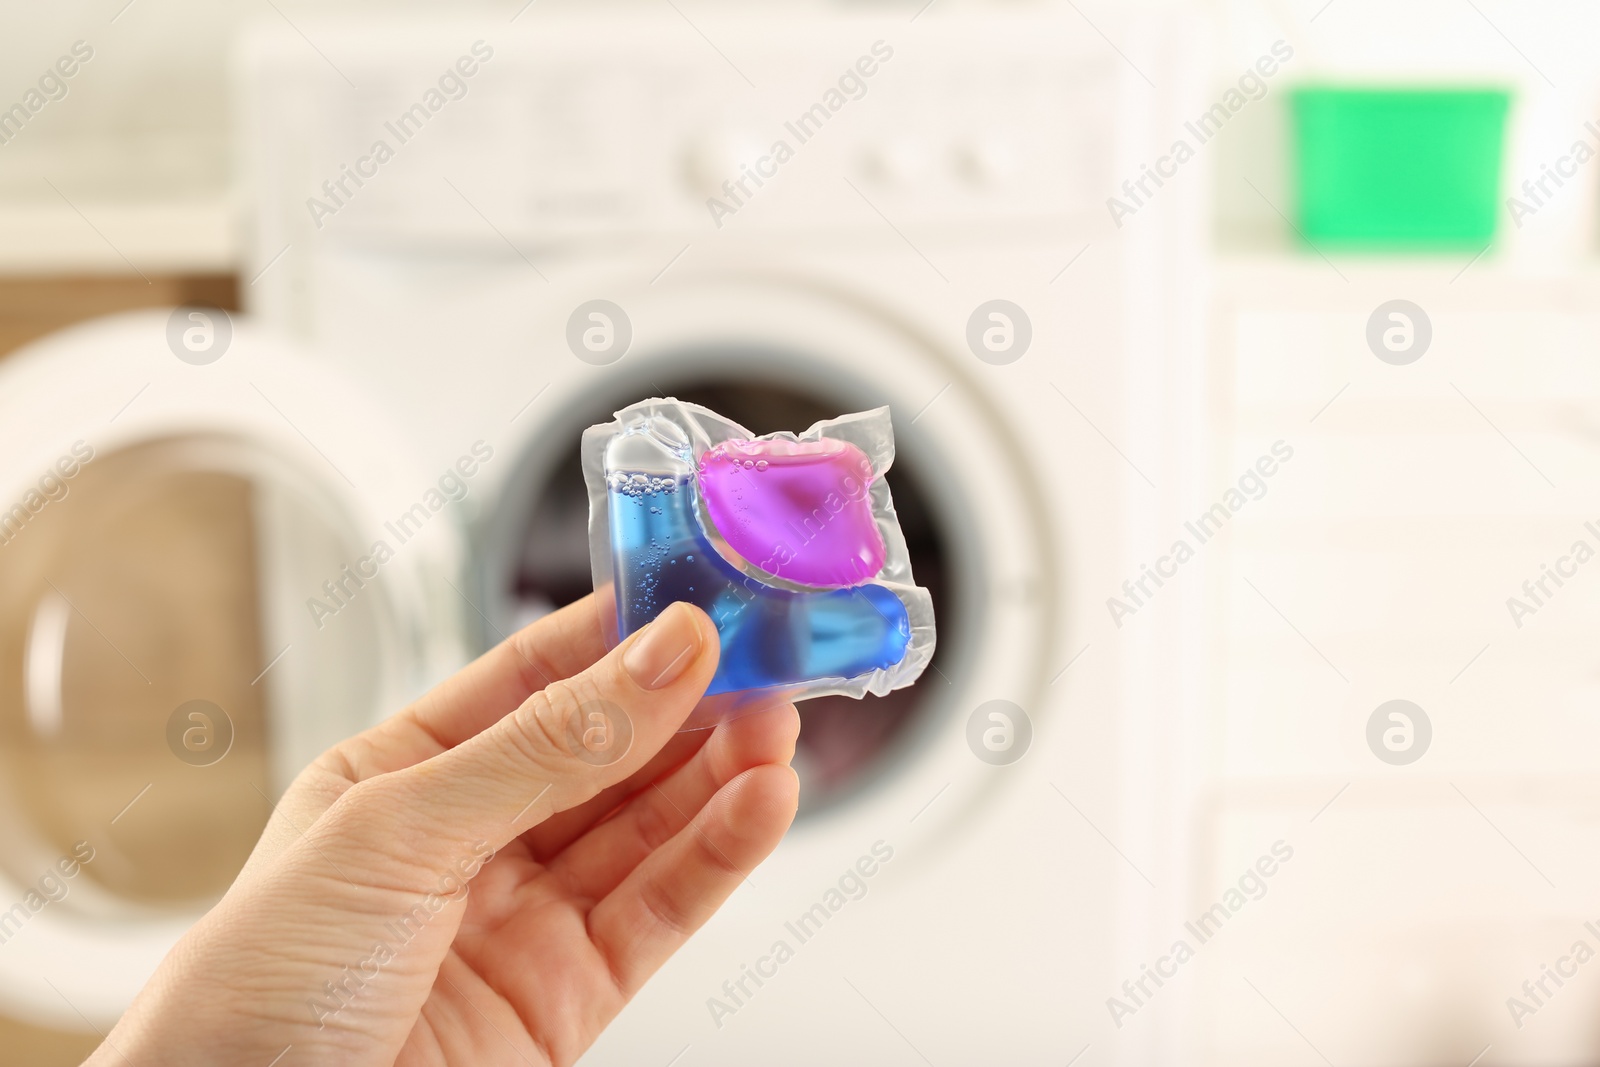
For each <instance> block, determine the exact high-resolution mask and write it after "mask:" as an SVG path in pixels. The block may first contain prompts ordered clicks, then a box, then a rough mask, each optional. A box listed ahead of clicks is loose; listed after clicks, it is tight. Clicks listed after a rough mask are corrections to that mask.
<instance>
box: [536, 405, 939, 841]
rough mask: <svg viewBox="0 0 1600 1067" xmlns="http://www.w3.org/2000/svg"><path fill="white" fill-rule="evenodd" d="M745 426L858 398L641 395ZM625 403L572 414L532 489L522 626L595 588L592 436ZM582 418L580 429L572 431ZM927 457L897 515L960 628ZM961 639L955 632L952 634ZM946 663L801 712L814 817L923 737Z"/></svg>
mask: <svg viewBox="0 0 1600 1067" xmlns="http://www.w3.org/2000/svg"><path fill="white" fill-rule="evenodd" d="M641 388H643V389H648V390H652V391H656V392H661V393H664V394H666V395H671V396H675V397H677V398H678V399H680V400H686V401H689V402H691V403H694V404H701V405H703V406H705V407H708V408H711V409H712V410H713V411H717V412H719V413H721V414H724V415H726V416H727V417H728V418H731V419H734V420H736V421H737V422H739V423H741V424H742V425H744V426H746V427H748V428H749V429H750V430H751V431H752V432H754V433H757V434H762V433H768V432H771V431H774V430H781V429H791V428H796V427H798V428H804V427H806V426H809V425H811V424H812V423H814V422H817V421H819V420H823V419H828V418H833V417H835V416H837V415H838V413H839V412H840V411H842V410H850V409H851V407H852V405H854V406H864V405H862V404H861V403H860V401H861V398H860V397H858V396H852V397H841V396H839V395H830V394H826V393H823V392H821V391H813V390H809V389H805V388H802V387H796V386H794V385H791V384H788V383H783V384H779V383H775V382H768V381H744V382H730V381H727V380H725V379H724V380H721V381H715V380H710V381H708V380H706V379H705V378H704V377H701V378H696V379H680V380H677V381H673V380H671V379H665V378H663V376H656V377H655V378H654V379H653V380H652V381H651V382H650V383H649V384H647V385H643V386H641ZM637 399H638V396H632V395H626V394H622V393H603V394H596V395H595V396H594V397H593V399H592V400H589V401H587V406H583V407H582V408H581V410H574V411H572V412H570V413H564V417H563V425H571V426H573V427H574V429H573V430H572V431H571V432H570V433H569V434H565V435H564V436H563V438H562V439H561V440H560V449H561V451H560V454H559V455H552V456H550V457H548V458H547V459H546V461H545V463H544V464H543V465H542V466H541V471H542V476H537V477H536V478H535V479H534V480H532V481H530V482H529V483H526V484H525V485H524V486H523V487H522V488H523V491H525V492H527V493H530V494H531V502H530V504H529V507H528V511H527V524H526V527H525V529H524V530H522V531H520V532H519V534H518V537H519V540H520V545H519V546H518V549H517V552H518V555H517V559H516V561H515V568H514V575H513V576H512V577H511V579H510V581H511V583H512V589H511V590H510V595H511V599H512V600H513V602H514V603H516V604H517V605H518V607H519V611H520V614H521V616H522V618H524V619H525V618H527V617H529V616H531V615H535V614H540V613H543V612H544V611H547V610H551V609H553V608H557V607H561V606H563V605H566V604H570V603H572V602H573V601H575V600H578V599H580V598H582V597H583V596H585V595H587V594H588V593H589V592H590V590H591V588H592V577H591V574H590V567H589V549H588V492H587V489H586V488H585V486H584V481H583V471H582V469H581V465H580V461H579V450H578V438H579V430H581V428H582V427H584V426H587V425H590V424H593V423H596V422H603V421H605V420H607V419H609V418H610V417H611V414H612V412H613V411H615V410H616V409H618V408H620V407H622V406H624V405H626V404H628V403H629V402H631V401H634V400H637ZM568 415H570V420H571V421H570V423H568V422H567V421H566V419H567V417H568ZM920 460H921V457H919V456H918V455H917V454H916V452H915V451H913V450H911V449H909V448H904V447H902V449H901V451H900V452H899V454H897V455H896V456H895V461H894V467H893V469H891V470H890V471H889V474H888V480H889V485H890V489H891V491H892V492H893V494H894V505H895V510H896V512H897V513H898V515H899V519H900V527H901V530H902V531H903V532H904V534H905V538H906V546H907V549H908V552H909V555H910V559H911V567H912V573H913V574H915V575H916V577H917V582H918V584H920V585H922V586H924V587H926V588H927V590H928V592H929V594H930V595H931V597H932V599H933V606H934V616H935V617H936V618H938V619H940V620H941V623H942V622H943V620H947V619H954V618H955V616H953V615H952V614H951V611H952V605H951V604H950V603H949V597H950V590H951V584H952V583H951V575H950V573H949V565H950V558H951V554H950V548H949V546H948V544H947V542H946V537H945V534H944V532H943V530H942V529H941V528H940V525H939V523H938V522H937V521H936V516H935V513H934V511H933V503H932V497H931V494H930V492H929V491H928V490H927V489H926V488H925V486H927V484H928V479H930V478H931V477H932V472H931V471H930V470H928V469H927V468H926V463H925V462H919V461H920ZM952 632H953V629H952ZM940 658H941V653H940V651H939V650H937V649H936V650H935V652H934V658H933V661H932V663H931V668H932V669H931V670H929V671H928V672H927V673H926V674H925V675H924V676H923V678H922V679H921V680H920V681H919V683H918V684H916V685H913V686H911V687H909V688H906V689H898V690H895V691H893V692H890V693H888V694H886V695H884V696H871V695H869V696H867V697H865V698H863V699H860V700H857V699H853V698H850V697H839V696H824V697H818V698H816V699H813V700H807V701H805V702H803V703H801V704H800V705H799V707H800V715H801V721H802V724H803V725H802V728H801V731H800V740H799V743H798V746H797V749H796V752H795V769H796V771H797V772H798V773H799V775H800V778H801V810H802V814H807V813H814V812H816V811H819V810H821V809H824V808H826V807H828V806H830V805H831V804H833V803H836V802H838V801H840V800H842V799H844V798H845V797H847V796H848V795H849V794H850V793H852V792H854V791H855V790H856V789H858V788H860V787H864V786H866V785H867V784H869V783H870V781H871V779H872V778H873V777H874V776H875V769H876V768H879V767H881V766H882V765H883V763H884V762H885V761H887V760H890V759H892V758H894V756H895V755H896V754H897V753H898V752H899V750H900V747H901V746H902V745H903V744H905V743H907V742H908V741H909V740H910V738H911V736H912V734H913V733H914V729H915V727H916V726H917V725H918V724H919V723H921V722H922V721H923V720H924V718H925V717H926V715H927V713H928V712H929V710H930V709H931V708H932V707H933V706H935V704H936V703H937V697H938V696H939V695H940V694H939V692H938V690H941V689H943V688H944V687H945V686H944V678H943V676H942V675H941V673H940V670H939V668H940Z"/></svg>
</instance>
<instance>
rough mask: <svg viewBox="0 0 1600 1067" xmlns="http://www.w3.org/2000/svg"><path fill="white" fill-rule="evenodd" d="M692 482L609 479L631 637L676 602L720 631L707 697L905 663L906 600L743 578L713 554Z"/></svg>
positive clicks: (623, 617) (879, 590) (872, 591)
mask: <svg viewBox="0 0 1600 1067" xmlns="http://www.w3.org/2000/svg"><path fill="white" fill-rule="evenodd" d="M694 493H695V489H694V486H693V485H692V484H691V483H690V482H689V480H688V479H687V478H677V479H675V480H674V479H667V478H661V477H655V478H651V477H649V476H632V475H627V474H612V475H611V488H610V490H609V496H610V501H611V563H612V568H613V570H614V571H615V573H616V581H617V623H618V628H619V630H620V633H621V636H624V637H626V636H627V635H628V634H631V633H633V632H634V631H635V630H637V629H639V628H640V627H641V626H643V625H644V624H645V623H647V622H649V621H650V620H651V619H654V618H655V617H656V616H657V615H659V614H661V612H662V611H663V610H665V609H666V607H667V606H668V605H669V604H672V603H673V602H674V601H678V600H685V601H688V602H689V603H691V604H694V605H695V606H697V607H699V608H701V609H702V610H704V611H705V613H706V614H707V615H709V616H711V619H712V621H713V622H715V623H716V624H717V631H718V633H719V635H720V638H721V643H722V659H721V661H720V662H719V663H718V665H717V673H716V675H715V676H713V678H712V680H711V687H710V688H709V689H707V690H706V692H707V693H708V694H715V693H732V692H737V691H739V690H744V689H763V688H767V687H770V686H784V685H792V684H795V683H800V682H808V681H814V680H816V679H819V678H850V677H854V676H855V675H858V674H864V673H866V672H867V671H871V670H875V669H878V668H883V667H889V666H892V665H894V664H896V663H899V662H900V660H901V659H902V658H904V656H905V654H906V644H907V642H909V641H910V639H911V620H910V619H909V617H908V616H907V615H906V608H905V605H904V604H903V603H901V601H900V598H899V597H897V596H895V595H894V593H892V592H890V591H889V590H888V589H885V588H884V587H883V586H879V585H863V586H857V587H855V588H852V589H830V590H824V591H815V592H813V591H802V592H797V591H794V590H789V589H775V588H772V587H771V586H767V585H764V584H762V583H761V582H760V581H758V580H757V579H755V578H752V577H749V576H746V575H744V574H742V573H740V572H739V571H738V570H736V569H735V568H734V567H733V566H731V565H730V564H729V563H728V562H727V561H726V560H724V559H723V558H722V557H721V556H719V555H717V552H716V549H714V548H712V547H711V545H710V543H709V542H708V541H707V540H706V538H705V535H704V534H702V533H701V531H700V524H699V522H698V521H696V519H695V513H694V512H695V507H694V504H695V497H694Z"/></svg>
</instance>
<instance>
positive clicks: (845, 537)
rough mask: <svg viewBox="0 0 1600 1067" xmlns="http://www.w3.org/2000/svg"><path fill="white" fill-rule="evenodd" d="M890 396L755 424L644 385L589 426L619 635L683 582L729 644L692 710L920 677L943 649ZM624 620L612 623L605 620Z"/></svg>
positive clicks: (592, 497)
mask: <svg viewBox="0 0 1600 1067" xmlns="http://www.w3.org/2000/svg"><path fill="white" fill-rule="evenodd" d="M893 459H894V437H893V430H892V427H891V425H890V421H889V409H888V408H876V409H874V410H872V411H866V412H861V413H858V414H853V415H845V416H842V417H840V418H837V419H831V420H827V421H825V422H819V423H817V424H816V425H814V426H812V427H811V428H810V429H809V430H806V431H805V432H804V433H802V434H798V435H796V434H793V433H789V432H783V433H776V434H768V435H766V436H763V437H756V436H755V435H753V434H751V433H750V432H749V431H748V430H746V429H745V428H744V427H742V426H739V425H738V424H737V423H734V422H732V421H730V420H728V419H725V418H723V417H721V416H719V415H717V414H715V413H714V412H712V411H710V410H708V409H706V408H703V407H700V406H698V405H695V404H688V403H684V402H681V401H678V400H674V399H670V398H668V399H653V400H646V401H642V402H640V403H638V404H634V405H632V406H630V407H627V408H624V409H622V410H621V411H619V412H617V413H616V418H615V420H614V421H613V422H609V423H605V424H602V425H599V426H593V427H590V429H589V430H588V431H587V432H586V433H585V434H584V439H583V462H584V474H585V478H586V480H587V482H588V486H589V503H590V509H589V534H590V558H591V563H592V565H593V570H594V578H595V588H596V589H597V590H600V591H602V593H603V594H604V595H603V597H602V601H603V602H605V601H607V600H609V601H610V602H611V603H614V607H615V611H614V618H611V617H609V616H610V615H611V612H609V611H608V612H607V614H608V618H607V620H606V621H607V624H608V631H610V632H608V634H607V636H608V638H609V639H610V640H611V643H612V644H615V643H616V642H618V641H620V640H621V639H622V638H624V637H626V636H627V635H629V634H631V633H633V632H634V631H635V630H637V629H639V628H640V627H642V626H644V625H645V624H646V623H648V622H649V621H650V620H652V619H654V618H655V617H656V616H657V615H659V614H660V613H661V612H662V611H664V610H665V609H666V608H667V606H668V605H670V604H672V603H673V602H675V601H679V600H683V601H687V602H689V603H691V604H694V605H696V606H697V607H699V608H701V609H702V610H704V611H705V612H706V614H707V615H709V616H710V617H711V619H712V621H713V622H714V623H715V624H716V627H717V633H718V636H719V640H720V643H721V651H722V654H721V659H720V661H719V663H718V666H717V671H716V674H715V675H714V676H713V678H712V680H711V685H710V687H709V688H708V689H707V699H706V700H705V701H704V702H702V705H701V707H700V708H699V709H698V710H697V711H696V713H695V715H694V716H693V717H692V718H691V720H690V722H689V723H688V724H687V725H686V728H690V729H692V728H696V727H702V726H708V725H712V724H714V723H716V722H718V721H722V720H723V719H727V718H731V717H734V716H736V715H739V714H743V713H745V712H748V711H754V710H758V709H760V708H762V707H766V706H770V705H772V704H774V703H779V702H784V701H792V700H803V699H805V698H807V697H813V696H822V695H824V694H843V695H847V696H854V697H860V696H863V695H865V694H867V693H877V694H882V693H886V692H888V691H890V690H891V689H898V688H901V687H902V686H906V685H909V684H911V683H912V682H913V681H915V680H916V679H917V677H918V676H919V675H920V674H921V673H922V670H923V668H924V667H925V666H926V665H927V663H928V660H929V659H930V658H931V657H932V655H933V646H934V620H933V605H932V600H931V599H930V597H929V596H928V592H927V590H926V589H923V588H921V587H919V586H917V585H916V584H914V582H913V580H912V576H911V566H910V561H909V559H908V556H907V552H906V545H905V538H904V536H903V535H902V534H901V532H900V526H899V522H898V520H897V519H896V518H895V513H894V503H893V500H892V498H891V497H890V494H889V487H888V484H887V483H886V482H885V481H884V477H883V476H884V474H885V472H886V471H887V470H888V469H889V466H890V464H891V463H892V462H893ZM612 626H614V631H611V630H610V628H611V627H612Z"/></svg>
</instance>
